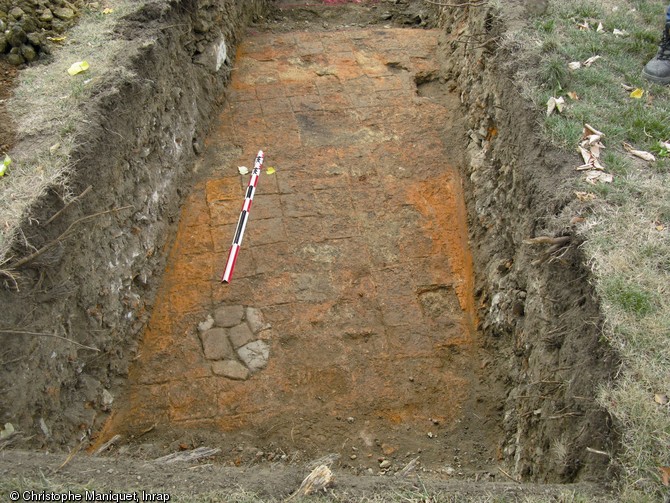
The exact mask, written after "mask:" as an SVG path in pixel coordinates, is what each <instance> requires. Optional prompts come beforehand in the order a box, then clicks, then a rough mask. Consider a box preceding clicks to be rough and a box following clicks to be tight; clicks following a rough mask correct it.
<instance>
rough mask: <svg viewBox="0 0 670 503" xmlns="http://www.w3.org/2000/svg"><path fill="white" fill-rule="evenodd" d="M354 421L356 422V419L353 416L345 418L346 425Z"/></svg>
mask: <svg viewBox="0 0 670 503" xmlns="http://www.w3.org/2000/svg"><path fill="white" fill-rule="evenodd" d="M354 421H356V419H355V418H354V417H353V416H349V417H348V418H347V423H353V422H354Z"/></svg>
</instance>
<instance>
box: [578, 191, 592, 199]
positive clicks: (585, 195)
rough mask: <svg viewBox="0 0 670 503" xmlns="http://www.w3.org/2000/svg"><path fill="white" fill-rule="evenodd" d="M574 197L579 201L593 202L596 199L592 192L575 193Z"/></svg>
mask: <svg viewBox="0 0 670 503" xmlns="http://www.w3.org/2000/svg"><path fill="white" fill-rule="evenodd" d="M575 196H576V197H577V199H579V200H580V201H593V200H594V199H596V195H595V194H594V193H593V192H579V191H577V192H575Z"/></svg>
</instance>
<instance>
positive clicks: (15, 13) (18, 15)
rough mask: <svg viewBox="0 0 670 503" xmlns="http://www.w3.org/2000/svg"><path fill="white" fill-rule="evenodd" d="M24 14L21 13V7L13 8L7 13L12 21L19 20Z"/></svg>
mask: <svg viewBox="0 0 670 503" xmlns="http://www.w3.org/2000/svg"><path fill="white" fill-rule="evenodd" d="M24 14H25V12H23V9H22V8H21V7H14V8H13V9H11V10H10V11H9V15H10V16H11V17H13V18H14V19H21V18H22V17H23V15H24Z"/></svg>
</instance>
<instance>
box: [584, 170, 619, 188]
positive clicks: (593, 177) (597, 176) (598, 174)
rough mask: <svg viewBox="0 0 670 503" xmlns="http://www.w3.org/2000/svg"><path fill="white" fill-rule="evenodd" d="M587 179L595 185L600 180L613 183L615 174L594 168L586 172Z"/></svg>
mask: <svg viewBox="0 0 670 503" xmlns="http://www.w3.org/2000/svg"><path fill="white" fill-rule="evenodd" d="M585 180H586V181H587V182H588V183H590V184H592V185H595V184H596V183H598V182H601V183H612V182H613V181H614V176H613V175H611V174H609V173H605V172H604V171H599V170H596V169H592V170H591V171H587V172H586V178H585Z"/></svg>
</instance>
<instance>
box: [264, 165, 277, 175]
mask: <svg viewBox="0 0 670 503" xmlns="http://www.w3.org/2000/svg"><path fill="white" fill-rule="evenodd" d="M275 171H276V170H275V169H274V168H273V167H272V166H270V167H269V168H268V169H266V170H265V172H266V173H267V174H268V175H273V174H274V173H275Z"/></svg>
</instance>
